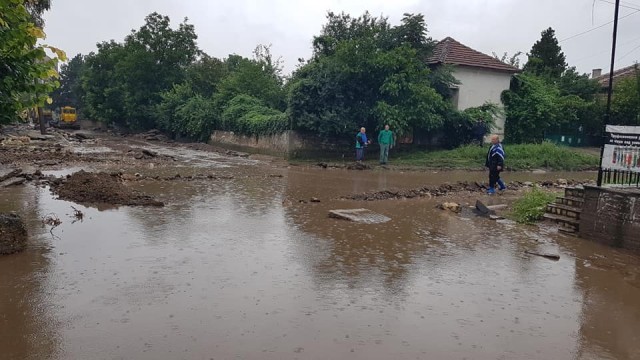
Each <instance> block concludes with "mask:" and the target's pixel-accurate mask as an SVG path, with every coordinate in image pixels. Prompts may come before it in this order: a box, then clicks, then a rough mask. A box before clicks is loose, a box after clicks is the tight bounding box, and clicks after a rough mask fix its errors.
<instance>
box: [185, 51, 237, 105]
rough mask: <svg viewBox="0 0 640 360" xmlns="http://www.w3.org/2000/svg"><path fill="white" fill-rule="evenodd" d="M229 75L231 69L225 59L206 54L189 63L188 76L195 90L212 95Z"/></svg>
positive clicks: (208, 95) (207, 95)
mask: <svg viewBox="0 0 640 360" xmlns="http://www.w3.org/2000/svg"><path fill="white" fill-rule="evenodd" d="M228 75H229V70H228V67H227V64H225V62H224V61H223V60H220V59H217V58H214V57H211V56H209V55H206V54H204V55H203V56H202V57H201V58H200V59H198V60H197V61H196V62H194V63H193V64H191V65H189V67H188V68H187V74H186V78H187V82H188V83H190V84H191V87H192V88H193V91H194V92H196V93H198V94H201V95H203V96H206V97H210V96H213V94H215V93H216V92H217V91H218V86H219V85H220V83H221V82H222V80H223V79H224V78H225V77H227V76H228Z"/></svg>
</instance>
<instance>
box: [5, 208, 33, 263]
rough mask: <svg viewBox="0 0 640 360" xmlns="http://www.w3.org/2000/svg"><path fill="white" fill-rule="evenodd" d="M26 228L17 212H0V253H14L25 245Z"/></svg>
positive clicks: (21, 249)
mask: <svg viewBox="0 0 640 360" xmlns="http://www.w3.org/2000/svg"><path fill="white" fill-rule="evenodd" d="M27 239H28V237H27V228H26V226H25V223H24V220H23V219H22V217H20V216H19V215H17V214H0V255H8V254H14V253H17V252H20V251H23V250H24V249H25V248H26V247H27Z"/></svg>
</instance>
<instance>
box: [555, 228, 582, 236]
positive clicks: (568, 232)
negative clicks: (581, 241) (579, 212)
mask: <svg viewBox="0 0 640 360" xmlns="http://www.w3.org/2000/svg"><path fill="white" fill-rule="evenodd" d="M558 231H559V232H561V233H563V234H566V235H571V236H578V230H577V229H575V228H572V227H564V226H561V227H559V228H558Z"/></svg>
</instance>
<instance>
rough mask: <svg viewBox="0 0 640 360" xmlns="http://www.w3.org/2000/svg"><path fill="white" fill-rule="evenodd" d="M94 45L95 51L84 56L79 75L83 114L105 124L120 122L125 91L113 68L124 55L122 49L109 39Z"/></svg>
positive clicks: (121, 123) (122, 47) (124, 51)
mask: <svg viewBox="0 0 640 360" xmlns="http://www.w3.org/2000/svg"><path fill="white" fill-rule="evenodd" d="M97 46H98V52H96V53H90V54H89V55H87V56H86V57H85V66H84V71H83V72H82V75H81V82H82V91H83V92H84V105H85V109H84V113H85V115H87V116H88V117H90V118H92V119H95V120H99V121H102V122H105V123H108V124H120V125H124V124H125V123H124V119H125V112H124V105H123V104H124V99H125V94H124V91H123V89H122V83H121V81H120V78H119V77H118V76H117V74H116V69H117V65H118V62H119V61H120V60H121V59H122V58H123V57H125V56H126V50H125V48H124V46H123V45H122V44H119V43H117V42H115V41H113V40H111V41H110V42H103V43H100V44H98V45H97Z"/></svg>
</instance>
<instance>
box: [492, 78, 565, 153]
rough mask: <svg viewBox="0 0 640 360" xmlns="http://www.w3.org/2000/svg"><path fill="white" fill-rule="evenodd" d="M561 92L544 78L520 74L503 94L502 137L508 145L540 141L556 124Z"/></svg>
mask: <svg viewBox="0 0 640 360" xmlns="http://www.w3.org/2000/svg"><path fill="white" fill-rule="evenodd" d="M559 97H560V91H559V90H558V89H557V88H556V87H554V86H553V85H550V84H548V83H547V82H546V81H544V80H543V79H541V78H539V77H537V76H535V75H531V74H520V75H516V76H514V77H513V79H512V80H511V88H510V90H506V91H505V92H503V94H502V102H503V103H504V105H505V108H506V121H505V138H506V139H508V141H509V142H513V143H523V142H541V141H543V140H544V134H545V131H546V130H547V129H549V128H551V127H552V126H554V125H555V124H556V123H557V121H558V116H559V115H558V114H559V108H558V99H559Z"/></svg>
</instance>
